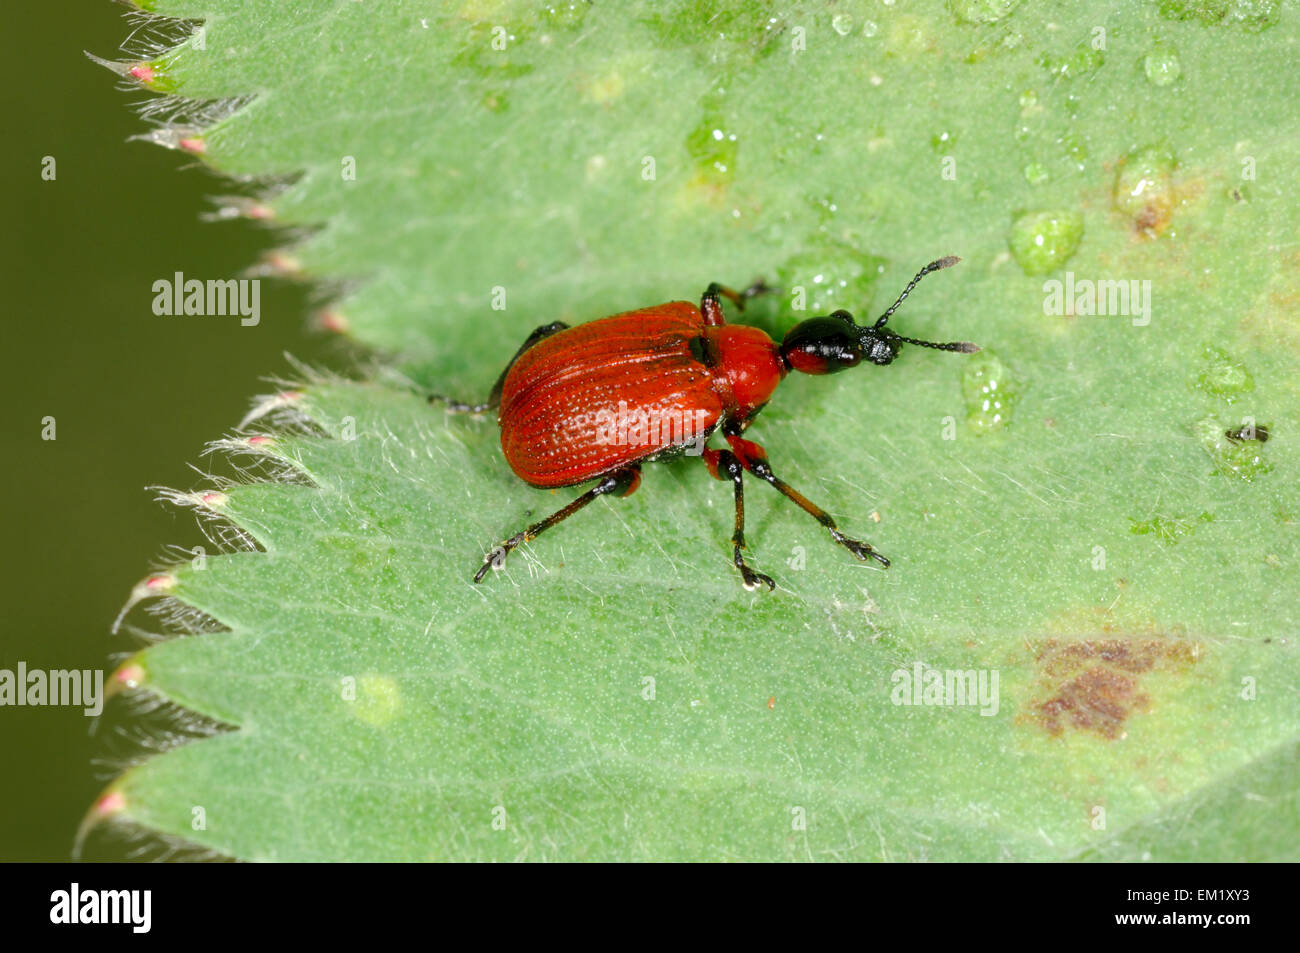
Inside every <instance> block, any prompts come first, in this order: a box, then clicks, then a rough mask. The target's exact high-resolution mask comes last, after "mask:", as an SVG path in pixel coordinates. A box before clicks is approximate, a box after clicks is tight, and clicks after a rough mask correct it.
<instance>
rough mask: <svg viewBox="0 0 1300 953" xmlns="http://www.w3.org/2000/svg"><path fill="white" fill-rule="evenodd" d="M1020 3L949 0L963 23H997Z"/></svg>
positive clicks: (1012, 1) (990, 0)
mask: <svg viewBox="0 0 1300 953" xmlns="http://www.w3.org/2000/svg"><path fill="white" fill-rule="evenodd" d="M1019 4H1020V0H948V9H949V10H951V11H952V14H953V16H955V17H956V18H957V19H958V20H960V21H962V22H963V23H996V22H997V21H998V20H1001V19H1002V18H1003V17H1004V16H1006V15H1007V14H1008V13H1010V12H1011V11H1012V10H1014V9H1015V8H1016V7H1017V6H1018V5H1019Z"/></svg>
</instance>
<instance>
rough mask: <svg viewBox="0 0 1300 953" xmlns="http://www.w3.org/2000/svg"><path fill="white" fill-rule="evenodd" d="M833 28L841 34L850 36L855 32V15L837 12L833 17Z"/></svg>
mask: <svg viewBox="0 0 1300 953" xmlns="http://www.w3.org/2000/svg"><path fill="white" fill-rule="evenodd" d="M831 29H832V30H834V31H835V32H836V33H838V34H839V35H840V36H848V35H849V34H850V33H852V32H853V17H852V15H850V14H848V13H837V14H835V16H833V17H831Z"/></svg>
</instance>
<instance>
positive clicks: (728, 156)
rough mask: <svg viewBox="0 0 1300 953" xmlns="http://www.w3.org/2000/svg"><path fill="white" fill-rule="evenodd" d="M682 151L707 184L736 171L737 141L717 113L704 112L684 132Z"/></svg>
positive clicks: (722, 182) (727, 178)
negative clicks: (684, 149)
mask: <svg viewBox="0 0 1300 953" xmlns="http://www.w3.org/2000/svg"><path fill="white" fill-rule="evenodd" d="M686 151H687V152H689V153H690V155H691V158H692V159H694V160H695V168H696V171H697V172H698V174H699V176H700V177H701V178H702V179H703V180H704V181H705V182H707V183H709V184H711V185H726V184H728V183H729V182H730V181H731V179H732V177H733V176H735V174H736V158H737V155H738V153H739V151H740V141H739V139H738V138H737V137H736V134H735V133H734V132H728V131H727V129H726V126H725V125H724V124H723V123H722V121H721V120H720V119H719V118H718V117H717V116H705V117H704V119H703V121H701V122H700V124H699V125H698V126H696V127H695V128H694V129H692V130H691V131H690V133H689V134H687V136H686Z"/></svg>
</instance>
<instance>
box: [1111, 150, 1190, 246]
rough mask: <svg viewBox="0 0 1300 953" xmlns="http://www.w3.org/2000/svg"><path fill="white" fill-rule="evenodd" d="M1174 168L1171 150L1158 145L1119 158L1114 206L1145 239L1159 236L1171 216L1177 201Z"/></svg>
mask: <svg viewBox="0 0 1300 953" xmlns="http://www.w3.org/2000/svg"><path fill="white" fill-rule="evenodd" d="M1176 167H1177V163H1176V162H1175V160H1174V156H1173V153H1171V152H1170V151H1169V150H1168V149H1164V148H1161V147H1158V146H1152V147H1149V148H1146V149H1140V150H1138V151H1137V152H1134V153H1132V154H1130V155H1127V156H1125V157H1124V158H1123V159H1122V160H1121V161H1120V166H1119V170H1118V172H1116V174H1115V190H1114V203H1115V208H1116V210H1117V211H1119V212H1121V213H1122V214H1123V215H1125V216H1127V217H1128V218H1129V219H1131V220H1132V222H1133V228H1134V229H1135V230H1136V231H1137V232H1139V233H1140V234H1142V235H1145V236H1146V237H1148V238H1155V237H1156V236H1158V235H1159V234H1160V233H1161V232H1163V231H1164V230H1165V229H1166V228H1168V227H1169V222H1170V219H1172V218H1173V214H1174V207H1175V205H1177V203H1178V194H1177V192H1176V190H1175V188H1174V169H1175V168H1176Z"/></svg>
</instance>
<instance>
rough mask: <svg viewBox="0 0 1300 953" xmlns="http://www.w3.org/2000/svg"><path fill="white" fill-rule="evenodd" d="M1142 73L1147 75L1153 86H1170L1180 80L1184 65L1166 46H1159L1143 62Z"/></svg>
mask: <svg viewBox="0 0 1300 953" xmlns="http://www.w3.org/2000/svg"><path fill="white" fill-rule="evenodd" d="M1142 71H1143V72H1144V73H1146V74H1147V79H1148V80H1150V82H1151V85H1152V86H1168V85H1170V84H1171V83H1173V81H1174V80H1176V79H1178V77H1179V75H1180V74H1181V73H1182V71H1183V64H1182V63H1181V62H1179V60H1178V54H1177V53H1175V52H1174V51H1173V50H1171V49H1170V48H1169V47H1166V46H1157V47H1156V48H1155V49H1153V50H1152V51H1151V52H1150V53H1148V54H1147V55H1146V58H1145V59H1144V60H1143V61H1142Z"/></svg>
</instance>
